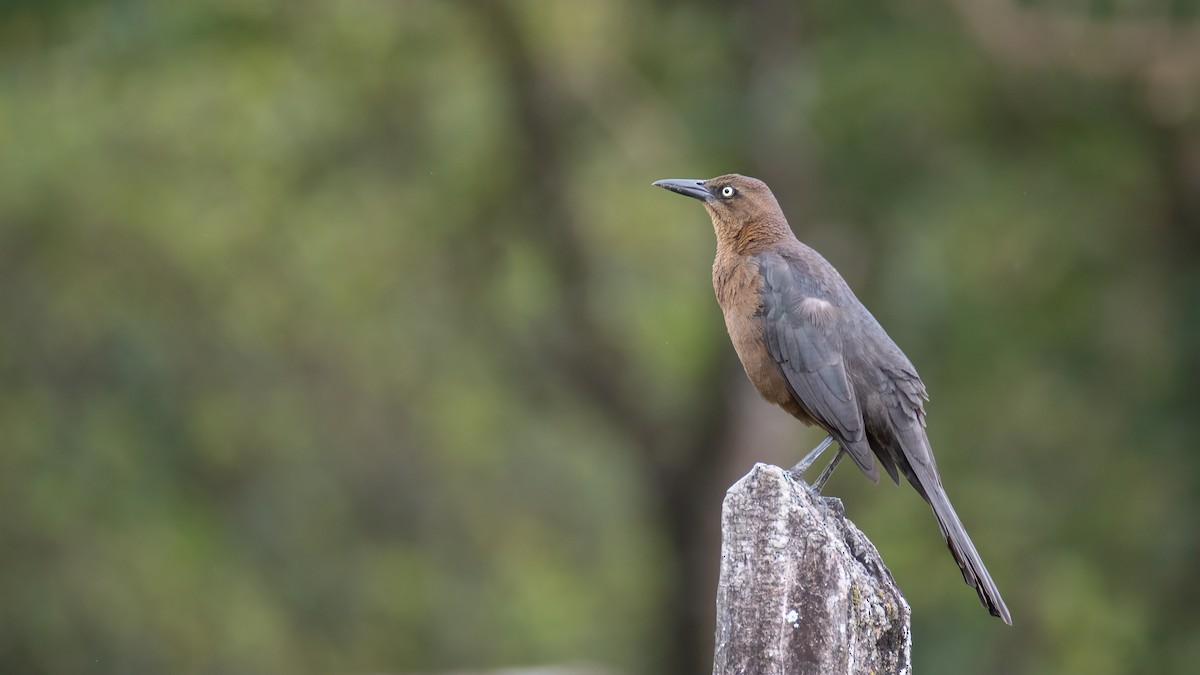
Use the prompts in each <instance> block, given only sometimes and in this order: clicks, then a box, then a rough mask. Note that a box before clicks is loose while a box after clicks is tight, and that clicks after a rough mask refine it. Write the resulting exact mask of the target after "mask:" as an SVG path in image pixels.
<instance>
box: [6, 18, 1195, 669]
mask: <svg viewBox="0 0 1200 675" xmlns="http://www.w3.org/2000/svg"><path fill="white" fill-rule="evenodd" d="M1197 8H1198V3H1197V2H1195V1H1194V0H1160V1H1157V2H1155V1H1152V0H1147V1H1145V2H1141V3H1130V2H1122V1H1120V0H1115V1H1114V0H1093V1H1087V0H1084V1H1078V2H1076V1H1072V2H1066V1H1062V2H1055V1H1047V0H1024V1H1019V0H1008V1H1004V0H977V1H972V0H942V1H937V2H917V1H914V0H904V1H899V2H897V1H896V0H886V1H885V0H866V1H861V2H857V1H856V2H846V1H845V0H822V1H819V2H808V3H791V2H772V1H767V0H755V1H748V2H715V1H714V2H667V1H665V0H612V1H605V2H550V1H548V0H541V1H533V0H528V1H524V2H502V1H500V0H494V1H493V0H476V1H461V2H452V1H449V0H440V1H433V0H428V1H423V0H408V1H402V0H396V1H385V0H345V1H338V2H333V1H331V2H316V1H297V0H220V1H208V2H199V1H188V2H184V1H176V2H151V1H150V0H121V1H108V2H105V1H100V0H57V1H49V0H7V1H5V2H2V3H0V432H2V435H0V672H3V673H85V672H86V673H222V674H225V673H367V672H371V673H380V672H389V673H412V672H422V673H434V672H444V671H448V670H460V669H472V670H483V669H489V668H498V667H502V666H517V665H530V664H593V665H594V666H596V667H600V668H602V669H604V670H605V671H606V672H612V673H666V674H672V675H674V674H678V675H684V674H691V673H699V672H707V671H708V670H709V668H710V667H711V649H712V644H711V641H712V630H713V628H712V622H713V619H712V611H713V610H712V605H713V601H714V591H715V584H716V570H717V563H718V555H717V544H718V530H717V527H718V516H719V508H720V502H721V495H722V492H723V490H724V489H725V488H726V487H727V486H728V485H729V484H730V483H731V482H732V481H734V480H735V479H736V478H737V477H738V476H740V475H742V474H744V473H745V472H746V471H747V470H748V469H749V468H750V467H751V466H752V465H753V463H754V462H755V461H767V462H773V463H778V464H784V465H790V463H791V462H793V461H794V460H795V459H797V458H798V457H799V456H800V455H801V454H802V453H803V452H805V451H806V450H808V449H809V448H810V447H811V446H812V445H813V444H815V443H816V442H817V441H818V440H819V439H820V434H818V433H817V432H816V431H814V430H811V429H807V428H804V427H802V426H801V425H799V424H797V423H795V422H794V421H793V420H791V419H790V418H788V417H787V416H786V415H785V414H784V413H783V412H781V411H778V410H776V409H774V408H772V407H770V406H768V405H767V404H765V403H763V402H761V401H760V400H759V399H758V398H757V396H756V394H754V392H753V391H752V390H751V389H750V387H749V385H748V384H747V383H746V382H745V377H744V374H743V373H742V372H741V370H740V366H739V365H738V364H737V362H736V359H735V357H734V355H733V351H732V349H731V348H730V346H729V345H728V341H727V338H726V336H725V334H724V325H723V322H722V319H721V316H720V312H719V310H718V308H717V307H716V303H715V301H714V300H713V297H712V290H711V285H710V276H709V265H710V263H711V256H712V252H713V248H714V242H713V235H712V231H711V228H710V225H709V223H708V220H707V217H706V215H705V214H704V213H703V211H702V209H700V207H699V206H698V205H696V204H695V203H693V202H689V201H687V200H683V199H681V198H679V197H677V196H673V195H670V194H667V193H665V192H663V191H661V190H656V189H653V188H651V187H650V183H651V181H653V180H655V179H659V178H667V177H681V178H682V177H699V178H703V177H707V176H711V175H716V174H719V173H724V172H729V171H738V172H742V173H746V174H750V175H755V176H758V177H761V178H763V179H764V180H766V181H767V182H768V183H769V184H771V185H772V186H773V187H774V188H775V191H776V193H777V195H778V196H779V198H780V200H781V202H782V204H783V206H784V209H785V211H786V212H787V213H788V214H789V216H790V218H791V221H792V224H793V226H794V227H795V229H796V230H797V234H798V235H799V236H800V238H801V239H802V240H804V241H806V242H807V243H809V244H811V245H813V246H814V247H816V248H817V249H819V250H821V251H822V252H823V253H824V254H825V255H826V256H827V257H828V258H829V259H830V260H831V261H832V262H833V263H834V264H835V265H837V266H838V267H839V268H840V270H841V271H842V273H843V274H844V275H845V276H846V277H847V279H848V280H849V281H850V283H851V285H852V286H853V287H854V288H855V289H856V290H857V291H858V293H859V295H860V297H862V298H863V300H864V301H865V302H866V304H867V305H868V306H869V307H870V308H871V309H872V310H873V311H874V313H875V314H876V316H877V317H878V318H879V319H880V320H881V321H882V323H883V324H884V325H885V326H887V328H888V330H889V331H890V332H891V334H892V336H893V337H894V338H895V339H896V340H897V342H898V343H899V344H900V345H901V346H902V347H903V348H904V349H905V351H906V352H907V353H908V355H909V356H910V357H911V359H912V360H913V362H914V363H915V364H916V365H917V367H918V368H919V369H920V371H921V373H922V375H923V376H924V379H925V381H926V384H927V385H928V387H929V390H930V392H931V394H932V397H933V398H932V401H931V402H930V404H929V406H928V411H929V414H930V417H929V420H930V434H931V437H932V440H933V445H934V447H935V449H937V451H938V453H939V454H938V457H939V465H940V467H941V470H942V473H943V477H944V479H945V482H946V485H947V487H948V489H949V492H950V495H951V497H952V498H953V499H954V501H955V504H956V505H957V507H958V511H959V512H960V514H961V515H962V516H963V519H964V521H965V522H966V524H967V527H968V529H969V530H970V531H971V532H972V533H973V535H974V537H975V539H976V542H977V543H978V544H979V546H980V549H981V552H982V554H983V556H984V558H985V559H986V560H987V562H988V565H989V567H990V568H991V571H992V573H993V575H994V576H995V578H996V581H997V583H998V584H999V586H1000V588H1001V589H1002V591H1003V592H1004V595H1005V598H1006V599H1007V601H1008V604H1009V607H1010V608H1011V609H1012V613H1013V617H1014V626H1013V627H1012V628H1008V627H1005V626H1004V625H1003V624H1001V623H1000V622H998V621H996V620H995V619H992V618H990V617H988V616H987V614H986V613H985V612H984V611H983V610H982V609H981V607H980V606H979V604H978V602H977V600H976V598H975V594H974V593H973V592H972V591H971V589H969V588H968V587H966V586H964V585H963V583H962V580H961V576H960V575H959V573H958V570H957V568H956V567H955V565H954V563H953V561H952V559H951V558H950V555H949V553H948V552H947V551H946V549H945V546H944V544H943V542H942V541H941V538H940V537H939V536H938V532H937V528H936V526H935V524H934V520H933V518H932V515H931V514H930V513H929V511H928V508H927V507H926V506H925V504H924V503H923V502H921V500H920V499H919V498H918V497H917V496H916V494H915V493H914V492H913V491H912V490H911V489H909V488H907V487H905V488H903V489H897V488H895V487H894V486H891V485H890V484H889V483H884V484H881V485H879V486H874V485H871V484H870V483H868V482H867V481H866V480H865V479H863V477H862V476H861V475H860V474H859V473H858V472H856V471H854V470H853V468H852V467H851V468H846V467H843V469H842V470H841V471H840V472H839V473H838V475H837V476H835V477H834V479H833V481H832V482H831V483H830V485H829V487H828V488H827V489H826V493H827V494H834V495H838V496H841V497H842V498H843V499H844V501H845V503H846V507H847V511H848V513H849V515H850V517H851V518H853V519H854V520H855V522H856V523H857V524H858V525H859V526H860V527H861V528H862V529H863V530H864V531H865V532H866V533H867V534H868V536H870V537H871V538H872V539H873V541H874V542H875V543H876V544H877V545H878V547H879V549H880V551H881V552H882V554H883V556H884V559H885V560H886V561H887V562H888V564H889V565H890V567H891V569H892V571H893V572H894V574H895V576H896V578H897V580H898V581H899V583H900V585H901V587H902V588H903V589H904V591H905V593H906V595H907V597H908V599H909V601H910V602H911V604H912V607H913V640H914V646H913V655H914V663H915V666H916V670H917V672H919V673H931V674H932V673H938V674H950V673H965V672H971V673H1091V674H1101V675H1103V674H1106V673H1150V672H1153V673H1167V672H1177V673H1179V672H1194V668H1195V664H1197V663H1200V614H1198V613H1197V611H1196V607H1197V606H1200V585H1197V583H1196V572H1197V568H1198V566H1200V454H1198V453H1197V447H1198V441H1197V436H1198V434H1200V422H1198V419H1200V410H1198V407H1200V406H1198V405H1197V404H1198V400H1200V394H1198V385H1200V107H1198V106H1200V17H1198V15H1197V11H1196V10H1197Z"/></svg>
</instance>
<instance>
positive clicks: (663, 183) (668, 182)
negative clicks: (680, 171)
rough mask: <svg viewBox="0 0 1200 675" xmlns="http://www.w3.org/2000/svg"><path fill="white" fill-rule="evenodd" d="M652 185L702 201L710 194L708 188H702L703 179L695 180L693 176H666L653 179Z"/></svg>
mask: <svg viewBox="0 0 1200 675" xmlns="http://www.w3.org/2000/svg"><path fill="white" fill-rule="evenodd" d="M654 185H656V186H657V187H660V188H663V189H664V190H670V191H671V192H678V193H679V194H681V195H683V196H685V197H691V198H692V199H699V200H700V201H702V202H703V201H707V200H708V198H709V197H711V196H712V195H711V194H709V192H708V190H706V189H705V188H704V181H702V180H696V179H694V178H666V179H663V180H656V181H654Z"/></svg>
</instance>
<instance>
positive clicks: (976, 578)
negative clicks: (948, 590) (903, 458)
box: [927, 481, 1012, 626]
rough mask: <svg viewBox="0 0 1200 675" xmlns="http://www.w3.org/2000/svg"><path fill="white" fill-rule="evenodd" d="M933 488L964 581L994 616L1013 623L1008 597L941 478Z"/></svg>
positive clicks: (931, 492) (935, 507)
mask: <svg viewBox="0 0 1200 675" xmlns="http://www.w3.org/2000/svg"><path fill="white" fill-rule="evenodd" d="M930 487H932V489H928V490H927V493H928V497H927V499H928V501H929V505H930V506H932V507H933V513H934V515H936V516H937V521H938V526H939V527H941V530H942V535H943V536H945V537H946V545H947V546H948V547H949V548H950V553H951V554H953V555H954V560H955V562H957V563H958V567H959V569H961V570H962V575H963V581H966V582H967V585H969V586H973V587H974V588H975V591H976V592H977V593H979V600H980V601H981V602H982V603H983V606H984V607H986V608H987V611H988V612H990V613H991V615H992V616H998V617H1000V619H1001V620H1003V621H1004V623H1006V624H1008V625H1010V626H1011V625H1012V616H1011V615H1009V613H1008V607H1007V606H1005V604H1004V598H1001V597H1000V590H999V589H997V588H996V583H995V582H994V581H992V575H991V574H988V571H987V567H985V566H984V565H983V560H982V559H981V558H980V557H979V552H978V551H976V550H975V544H974V543H972V541H971V537H970V536H969V535H967V530H966V528H964V527H963V524H962V521H961V520H959V519H958V514H957V513H955V512H954V507H953V506H951V505H950V499H949V498H948V497H947V496H946V491H945V490H944V489H942V486H941V485H940V481H939V482H938V483H935V484H934V485H933V486H930Z"/></svg>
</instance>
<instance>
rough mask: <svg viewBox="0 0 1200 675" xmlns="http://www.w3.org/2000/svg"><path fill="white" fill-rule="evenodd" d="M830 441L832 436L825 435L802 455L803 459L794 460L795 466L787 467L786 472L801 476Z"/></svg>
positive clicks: (793, 475) (790, 474) (831, 441)
mask: <svg viewBox="0 0 1200 675" xmlns="http://www.w3.org/2000/svg"><path fill="white" fill-rule="evenodd" d="M830 443H833V436H826V437H825V440H823V441H821V442H820V443H819V444H818V445H817V447H815V448H813V449H812V451H811V452H809V453H808V454H807V455H805V456H804V459H802V460H800V461H799V462H796V466H793V467H792V468H790V469H788V471H787V474H788V475H789V476H792V477H796V476H799V477H801V478H803V477H804V472H805V471H808V467H810V466H812V464H813V462H815V461H817V458H818V457H820V456H821V453H822V452H825V448H828V447H829V444H830Z"/></svg>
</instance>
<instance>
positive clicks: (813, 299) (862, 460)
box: [758, 253, 879, 480]
mask: <svg viewBox="0 0 1200 675" xmlns="http://www.w3.org/2000/svg"><path fill="white" fill-rule="evenodd" d="M758 263H759V274H761V275H762V278H763V286H762V311H763V313H764V314H765V317H764V319H765V321H764V322H763V325H764V331H765V332H766V335H765V338H766V340H765V342H766V345H767V351H768V352H769V353H770V354H771V357H772V358H773V359H774V360H775V362H776V363H778V364H779V367H780V370H781V371H782V372H783V376H784V379H785V380H786V381H787V384H788V387H789V388H790V389H791V392H792V395H793V396H794V397H795V398H796V400H797V402H799V403H800V405H801V406H803V407H804V409H805V411H806V412H808V413H809V415H810V416H812V417H813V419H815V420H816V421H817V423H818V424H820V425H821V426H822V427H824V428H825V430H826V431H829V432H830V433H831V434H833V436H834V438H836V439H837V441H838V443H839V444H840V445H841V446H842V447H843V448H845V450H846V451H847V452H848V453H850V456H851V457H853V458H854V461H855V462H856V463H857V464H858V465H859V467H860V468H861V469H862V470H863V473H865V474H867V476H868V477H869V478H871V480H877V479H878V477H879V470H878V469H877V468H876V467H875V460H874V456H873V455H872V453H871V448H870V445H869V444H868V443H867V442H866V438H865V433H864V429H863V416H862V410H861V409H860V408H859V402H858V399H857V397H856V396H855V393H854V387H853V385H852V384H851V382H850V378H849V376H848V375H847V373H846V365H845V360H844V356H843V349H842V330H841V326H842V322H841V317H840V315H839V312H838V309H837V307H835V306H834V305H833V304H832V303H831V302H830V301H829V300H828V296H827V294H824V293H821V292H820V291H819V289H818V288H817V287H816V285H815V284H814V283H813V282H812V281H811V280H810V279H809V278H808V276H807V275H804V274H799V273H797V270H796V269H795V268H794V267H793V263H791V262H790V261H788V260H787V259H785V258H784V257H782V256H780V255H778V254H774V253H771V254H764V255H761V256H758Z"/></svg>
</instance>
